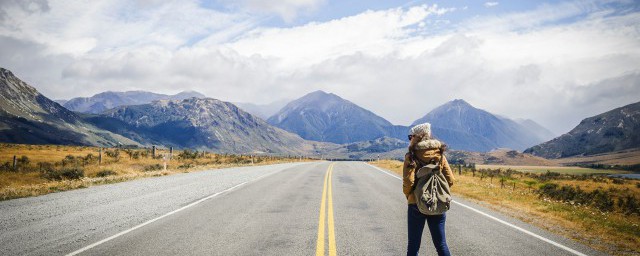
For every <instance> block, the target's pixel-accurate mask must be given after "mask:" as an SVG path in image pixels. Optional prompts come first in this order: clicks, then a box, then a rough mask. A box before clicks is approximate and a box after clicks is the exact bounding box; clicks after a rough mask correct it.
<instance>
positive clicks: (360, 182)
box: [0, 162, 601, 255]
mask: <svg viewBox="0 0 640 256" xmlns="http://www.w3.org/2000/svg"><path fill="white" fill-rule="evenodd" d="M454 190H455V187H454ZM455 200H456V201H455V202H456V204H454V205H453V206H452V209H451V210H450V211H449V212H448V213H447V214H448V215H447V226H446V232H447V239H448V242H449V247H450V249H451V252H452V254H454V255H576V253H578V254H580V253H583V254H587V255H600V254H601V253H599V252H595V251H592V250H590V249H588V248H586V247H584V246H582V245H580V244H576V243H574V242H572V241H569V240H567V239H564V238H562V237H558V236H555V235H552V234H549V233H547V232H544V231H542V230H539V229H537V228H534V227H531V226H529V225H527V224H525V223H522V222H519V221H517V220H513V219H511V218H508V217H505V216H502V215H500V214H497V213H495V212H492V211H491V210H488V209H485V208H482V207H480V206H477V205H475V204H472V203H470V202H467V201H464V200H462V199H460V198H455ZM321 209H324V210H325V211H324V212H323V211H321ZM0 213H2V214H0V246H1V248H0V254H2V255H67V254H70V253H77V254H79V255H313V254H316V253H317V252H319V253H321V254H325V253H326V254H327V255H335V254H337V255H403V254H404V251H405V244H406V234H405V233H406V203H405V202H404V196H403V195H402V193H401V181H400V180H399V179H398V177H397V176H395V175H393V174H390V173H388V172H385V171H382V170H379V169H377V168H374V167H371V166H369V165H367V164H365V163H360V162H338V163H329V162H316V163H304V164H283V165H273V166H264V167H246V168H233V169H226V170H216V171H206V172H198V173H190V174H181V175H173V176H167V177H160V178H151V179H144V180H137V181H133V182H125V183H119V184H112V185H104V186H97V187H92V188H89V189H82V190H76V191H70V192H63V193H56V194H51V195H46V196H41V197H36V198H25V199H17V200H11V201H5V202H0ZM320 224H322V225H320ZM319 244H320V245H321V246H318V245H319ZM431 247H432V246H431V244H430V239H429V235H428V231H427V233H425V236H424V239H423V246H422V248H423V250H422V253H421V254H422V255H435V250H433V249H432V248H431ZM572 251H573V252H572ZM334 253H335V254H334Z"/></svg>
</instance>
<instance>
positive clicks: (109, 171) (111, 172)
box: [96, 169, 117, 177]
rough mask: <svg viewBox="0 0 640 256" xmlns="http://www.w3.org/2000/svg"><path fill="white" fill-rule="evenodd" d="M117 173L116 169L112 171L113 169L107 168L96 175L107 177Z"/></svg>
mask: <svg viewBox="0 0 640 256" xmlns="http://www.w3.org/2000/svg"><path fill="white" fill-rule="evenodd" d="M116 174H117V173H116V172H114V171H112V170H109V169H107V170H102V171H99V172H98V173H97V174H96V177H107V176H111V175H116Z"/></svg>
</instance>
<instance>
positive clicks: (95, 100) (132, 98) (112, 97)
mask: <svg viewBox="0 0 640 256" xmlns="http://www.w3.org/2000/svg"><path fill="white" fill-rule="evenodd" d="M193 97H195V98H206V96H204V95H202V94H201V93H199V92H194V91H184V92H181V93H178V94H175V95H166V94H159V93H152V92H145V91H128V92H110V91H109V92H102V93H98V94H96V95H93V96H91V97H80V98H73V99H70V100H68V101H60V102H64V104H63V106H64V107H65V108H67V109H69V110H72V111H76V112H82V113H93V114H97V113H102V112H104V111H105V110H107V109H112V108H115V107H119V106H126V105H140V104H147V103H151V102H152V101H155V100H183V99H188V98H193Z"/></svg>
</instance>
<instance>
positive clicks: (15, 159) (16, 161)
mask: <svg viewBox="0 0 640 256" xmlns="http://www.w3.org/2000/svg"><path fill="white" fill-rule="evenodd" d="M16 164H18V159H17V158H16V155H13V170H14V171H15V170H16Z"/></svg>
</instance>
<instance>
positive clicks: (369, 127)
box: [267, 91, 407, 144]
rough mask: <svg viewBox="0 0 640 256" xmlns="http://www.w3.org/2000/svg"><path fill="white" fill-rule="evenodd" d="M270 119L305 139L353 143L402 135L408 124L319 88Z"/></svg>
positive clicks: (291, 103)
mask: <svg viewBox="0 0 640 256" xmlns="http://www.w3.org/2000/svg"><path fill="white" fill-rule="evenodd" d="M267 122H269V123H270V124H272V125H274V126H277V127H280V128H282V129H284V130H287V131H290V132H293V133H296V134H298V135H300V136H301V137H302V138H304V139H308V140H315V141H327V142H333V143H340V144H342V143H351V142H357V141H366V140H372V139H377V138H380V137H383V136H389V137H395V138H402V137H404V136H406V132H407V131H406V127H402V126H394V125H393V124H391V123H390V122H389V121H387V120H385V119H384V118H382V117H379V116H377V115H376V114H374V113H372V112H371V111H368V110H366V109H364V108H361V107H359V106H358V105H356V104H354V103H352V102H350V101H348V100H345V99H342V98H340V97H338V96H337V95H335V94H332V93H325V92H323V91H316V92H313V93H310V94H307V95H305V96H303V97H302V98H299V99H297V100H294V101H292V102H290V103H289V104H287V105H286V106H285V107H284V108H283V109H282V110H280V111H279V112H278V113H276V114H275V115H273V116H272V117H270V118H269V119H268V120H267Z"/></svg>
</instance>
